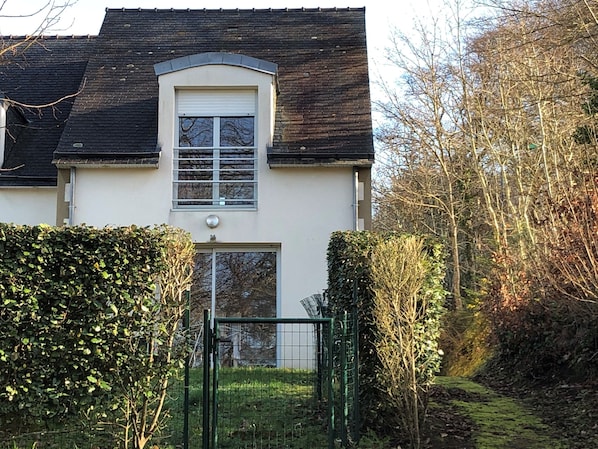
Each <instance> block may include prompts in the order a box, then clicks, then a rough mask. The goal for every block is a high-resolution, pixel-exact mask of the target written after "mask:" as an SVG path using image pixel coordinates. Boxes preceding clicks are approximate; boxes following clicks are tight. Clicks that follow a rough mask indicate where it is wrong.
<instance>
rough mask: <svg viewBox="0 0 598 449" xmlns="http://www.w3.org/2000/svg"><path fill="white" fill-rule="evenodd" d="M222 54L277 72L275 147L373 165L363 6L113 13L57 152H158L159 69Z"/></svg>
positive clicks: (106, 25) (101, 37)
mask: <svg viewBox="0 0 598 449" xmlns="http://www.w3.org/2000/svg"><path fill="white" fill-rule="evenodd" d="M219 52H223V53H229V54H239V55H245V56H249V57H251V58H256V59H259V60H265V61H268V62H271V63H273V64H276V65H277V66H278V85H279V89H280V92H279V95H278V104H277V109H278V114H277V121H276V138H275V141H274V149H279V150H280V151H284V152H286V153H287V154H288V155H289V156H292V154H293V153H300V152H301V151H304V150H303V148H304V149H305V151H308V152H312V153H313V152H318V151H324V152H327V153H329V154H331V153H336V154H342V153H346V154H352V155H353V154H359V155H361V156H362V157H361V158H360V160H361V161H363V160H367V161H369V162H372V161H373V142H372V127H371V115H370V96H369V80H368V66H367V52H366V37H365V10H364V9H363V8H347V9H272V10H268V9H256V10H253V9H247V10H243V9H242V10H176V9H173V10H161V9H158V10H153V9H152V10H148V9H124V10H123V9H108V10H107V11H106V16H105V19H104V23H103V25H102V28H101V31H100V35H99V38H98V48H97V51H96V52H95V54H94V55H93V57H92V58H91V60H90V62H89V64H88V67H87V72H86V78H87V80H88V82H87V85H86V89H85V92H84V93H83V94H82V95H81V96H79V97H78V98H77V100H76V103H75V106H74V108H73V111H72V114H71V119H70V120H69V123H68V125H67V128H66V130H65V132H64V133H63V136H62V140H61V142H60V145H59V148H58V150H59V152H60V153H61V154H62V155H64V154H65V153H67V152H69V151H73V147H72V145H73V144H74V143H84V146H83V149H84V150H83V151H90V152H93V153H100V152H102V151H110V152H112V151H115V150H116V151H119V150H120V151H124V152H128V153H134V152H135V151H139V152H147V151H151V150H155V151H157V149H156V144H157V139H156V136H157V126H158V125H157V120H158V117H157V104H158V98H157V97H158V82H157V77H156V74H155V72H154V65H155V64H160V66H162V65H168V64H172V63H175V64H176V62H177V58H183V59H181V60H180V61H181V63H182V64H189V57H191V56H192V55H198V54H204V53H212V54H216V53H219ZM340 100H342V101H340ZM78 152H80V151H75V153H78ZM287 159H288V158H287ZM271 162H272V163H275V160H274V159H272V160H271Z"/></svg>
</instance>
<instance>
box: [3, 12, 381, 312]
mask: <svg viewBox="0 0 598 449" xmlns="http://www.w3.org/2000/svg"><path fill="white" fill-rule="evenodd" d="M28 39H29V38H25V37H16V38H15V37H11V38H8V37H7V38H5V39H4V40H3V45H4V46H5V47H6V48H8V46H10V45H17V47H15V48H16V49H15V51H5V52H4V53H3V56H2V60H0V92H1V94H2V98H1V99H2V101H3V102H2V107H1V108H0V126H2V127H3V128H5V130H6V131H5V132H4V133H2V137H1V139H0V164H1V168H0V221H3V222H14V223H21V224H36V223H50V224H57V225H63V224H64V225H79V224H87V225H93V226H100V227H101V226H121V225H130V224H138V225H144V226H145V225H148V226H149V225H153V224H161V223H167V224H170V225H173V226H178V227H181V228H184V229H186V230H188V231H189V232H190V233H191V234H192V236H193V239H194V241H195V242H197V249H198V257H197V266H198V268H201V270H197V272H198V273H200V274H198V276H197V278H196V281H195V282H196V285H195V288H194V298H196V300H197V301H200V303H201V304H202V306H204V307H211V308H212V309H213V310H214V312H215V313H217V314H219V315H257V316H290V317H296V316H304V315H305V311H304V310H303V308H302V306H301V303H300V300H301V299H302V298H304V297H307V296H309V295H311V294H313V293H318V292H321V291H322V290H323V289H325V288H326V279H327V263H326V250H327V245H328V241H329V237H330V234H331V233H332V232H333V231H336V230H351V229H368V228H369V227H370V225H371V194H370V190H371V189H370V171H371V166H372V164H373V162H374V152H373V138H372V123H371V108H370V94H369V84H368V83H369V80H368V63H367V52H366V34H365V8H344V9H336V8H334V9H332V8H327V9H259V10H258V9H243V10H238V9H235V10H205V9H204V10H160V9H158V10H154V9H107V10H106V15H105V19H104V22H103V25H102V27H101V30H100V32H99V34H98V35H97V36H91V37H89V36H85V37H64V36H62V37H56V36H55V37H39V38H38V39H33V40H31V39H29V40H28Z"/></svg>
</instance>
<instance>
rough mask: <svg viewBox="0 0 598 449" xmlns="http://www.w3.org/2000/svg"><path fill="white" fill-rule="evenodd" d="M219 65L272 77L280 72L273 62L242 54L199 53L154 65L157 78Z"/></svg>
mask: <svg viewBox="0 0 598 449" xmlns="http://www.w3.org/2000/svg"><path fill="white" fill-rule="evenodd" d="M217 64H219V65H230V66H237V67H244V68H246V69H251V70H257V71H258V72H264V73H268V74H270V75H276V74H277V72H278V65H277V64H274V63H273V62H269V61H264V60H263V59H257V58H252V57H251V56H246V55H241V54H233V53H219V52H211V53H198V54H195V55H189V56H183V57H181V58H176V59H171V60H170V61H164V62H159V63H158V64H155V65H154V72H155V73H156V75H157V76H160V75H164V74H166V73H171V72H176V71H178V70H185V69H190V68H193V67H201V66H204V65H217Z"/></svg>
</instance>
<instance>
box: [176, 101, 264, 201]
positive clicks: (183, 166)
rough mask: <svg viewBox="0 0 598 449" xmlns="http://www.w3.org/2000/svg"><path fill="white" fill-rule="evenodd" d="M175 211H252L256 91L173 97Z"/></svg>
mask: <svg viewBox="0 0 598 449" xmlns="http://www.w3.org/2000/svg"><path fill="white" fill-rule="evenodd" d="M177 121H178V125H177V126H178V132H177V134H176V135H177V137H176V139H177V142H176V143H175V147H174V173H173V174H174V176H173V179H174V188H173V206H174V208H198V207H235V206H237V207H255V206H256V201H257V198H256V193H257V161H256V158H257V148H256V144H255V141H256V139H255V129H256V123H255V91H252V90H230V91H224V90H223V91H220V90H214V91H202V90H197V91H194V90H181V91H178V92H177Z"/></svg>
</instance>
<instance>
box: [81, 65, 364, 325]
mask: <svg viewBox="0 0 598 449" xmlns="http://www.w3.org/2000/svg"><path fill="white" fill-rule="evenodd" d="M159 83H160V101H159V135H158V142H159V145H160V147H161V157H160V165H159V168H158V169H138V168H137V169H117V168H115V169H108V168H98V169H93V168H77V169H76V176H75V189H74V214H73V216H72V221H73V224H82V223H85V224H88V225H94V226H105V225H112V226H120V225H129V224H132V223H135V224H138V225H154V224H162V223H168V224H170V225H173V226H177V227H181V228H183V229H186V230H188V231H189V232H191V234H192V236H193V239H194V241H195V242H197V243H198V244H205V245H210V246H211V245H235V246H236V247H243V246H246V247H256V246H258V247H259V246H260V245H274V246H276V247H278V248H280V250H279V263H278V266H279V268H280V271H279V279H278V289H279V305H278V310H279V312H280V315H281V316H304V315H305V311H304V310H303V308H302V306H301V304H300V302H299V301H300V300H301V299H302V298H304V297H306V296H309V295H311V294H313V293H321V292H322V290H323V289H325V288H326V278H327V265H326V249H327V247H328V241H329V238H330V234H331V233H332V232H333V231H336V230H346V229H353V223H354V218H353V217H354V212H353V201H354V198H353V192H354V187H353V174H352V168H351V167H335V168H332V167H331V168H323V167H313V168H277V169H270V168H269V166H268V164H267V160H266V148H267V147H268V146H269V145H270V144H271V136H272V130H273V124H274V108H273V107H272V105H273V104H274V101H275V79H274V77H273V76H272V75H271V74H268V73H262V72H258V71H255V70H250V69H245V68H240V67H230V66H219V65H212V66H202V67H195V68H189V69H186V70H181V71H178V72H172V73H168V74H164V75H161V76H160V78H159ZM198 86H199V87H202V88H204V87H205V88H215V87H225V88H251V89H257V112H258V113H257V114H256V122H257V125H258V129H257V132H256V143H257V147H258V196H257V198H258V206H257V209H254V210H252V209H247V210H238V209H237V210H235V209H226V208H211V209H197V210H173V209H172V178H173V174H172V154H173V145H174V142H175V128H176V126H177V122H176V108H175V97H176V96H175V91H176V89H179V88H192V87H198ZM211 214H214V215H217V216H218V217H219V218H220V224H219V225H218V227H216V228H215V229H210V228H208V226H207V225H206V217H207V216H208V215H211Z"/></svg>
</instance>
